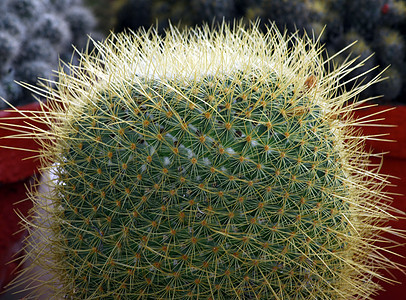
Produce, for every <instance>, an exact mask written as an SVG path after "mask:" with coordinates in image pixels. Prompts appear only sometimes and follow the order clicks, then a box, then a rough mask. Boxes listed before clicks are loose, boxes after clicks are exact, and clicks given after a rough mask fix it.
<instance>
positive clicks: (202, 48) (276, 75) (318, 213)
mask: <svg viewBox="0 0 406 300" xmlns="http://www.w3.org/2000/svg"><path fill="white" fill-rule="evenodd" d="M95 47H96V49H97V52H94V53H93V52H92V53H87V54H83V55H82V61H81V64H80V66H78V67H75V66H71V68H70V71H69V72H65V71H63V70H61V71H60V72H59V82H58V83H57V84H56V87H55V88H50V87H49V88H47V89H44V90H42V91H41V90H38V92H39V93H42V94H47V96H48V102H47V104H44V105H43V107H44V110H43V113H42V114H39V115H38V118H39V119H41V120H43V122H45V123H47V124H48V125H49V127H50V129H51V130H50V132H37V134H36V136H37V138H38V139H39V141H40V142H42V143H43V145H44V150H43V151H42V152H41V154H40V157H41V159H42V160H43V171H44V175H45V178H48V179H45V180H44V182H43V186H44V185H45V186H48V189H47V190H43V189H40V191H39V193H33V194H32V195H31V196H32V199H33V200H34V202H35V206H34V210H33V218H32V219H30V220H28V223H27V224H30V225H27V228H28V229H29V231H30V236H29V237H28V238H27V251H28V254H27V257H26V258H27V259H28V260H32V264H31V265H32V267H31V268H28V269H26V270H25V272H24V273H23V275H22V277H21V282H22V283H21V282H20V284H26V281H25V279H24V274H30V273H31V272H35V274H34V275H31V276H30V279H31V282H30V281H28V282H29V284H28V285H29V286H28V287H27V288H28V289H30V288H31V289H32V290H33V297H36V296H35V295H36V294H35V293H41V288H46V289H48V291H47V292H48V293H51V294H49V295H50V297H51V298H52V296H53V297H55V298H61V297H65V298H67V299H352V298H353V297H354V298H356V297H359V298H364V297H365V298H367V297H369V296H370V295H373V294H374V293H375V292H376V291H377V290H378V289H379V286H378V285H377V284H376V283H374V282H373V281H372V280H371V278H372V277H374V276H378V275H377V273H376V271H377V269H378V268H379V267H396V266H395V265H392V264H391V262H389V261H388V260H387V259H385V257H384V256H383V255H382V254H381V252H382V251H383V249H381V248H379V247H378V246H376V245H374V240H377V239H378V238H379V232H380V231H381V229H382V227H381V226H382V225H381V224H382V221H384V220H386V219H388V218H391V215H390V214H389V212H390V211H391V209H390V207H389V206H388V205H387V202H386V201H385V200H387V199H386V196H385V194H384V193H380V191H381V189H382V187H383V186H384V184H385V180H386V177H385V176H383V175H379V174H377V173H376V172H374V170H369V169H368V170H367V167H368V154H367V153H365V152H364V150H363V148H362V146H363V140H364V139H365V137H360V136H358V135H357V134H355V133H354V132H353V130H352V129H351V128H352V127H351V126H352V125H353V124H355V123H358V124H361V123H362V122H361V121H359V122H357V121H354V120H352V119H351V117H350V111H351V109H352V108H354V107H356V106H357V105H358V104H348V106H344V105H345V104H346V103H347V102H349V101H350V100H352V99H353V98H354V97H356V95H357V94H359V93H360V92H361V91H362V90H364V89H365V88H367V87H368V86H369V85H370V84H372V83H374V82H376V81H378V80H379V79H377V78H376V79H374V80H373V81H372V82H369V83H366V84H364V85H357V86H356V87H355V88H353V89H352V90H347V91H346V90H345V89H344V88H343V86H341V84H340V83H339V82H340V79H342V78H343V77H345V76H346V75H347V74H348V73H350V72H351V71H352V70H353V68H354V67H356V66H353V65H352V62H348V63H346V64H344V65H342V66H339V67H332V66H330V67H329V60H323V58H322V51H323V50H322V48H321V47H320V46H319V45H318V42H317V41H314V40H312V39H311V38H308V37H304V38H300V37H298V36H297V35H292V36H286V35H283V34H281V33H280V32H279V31H278V30H277V29H276V27H275V26H271V27H270V29H269V31H268V32H267V33H266V34H263V33H261V32H260V31H259V29H258V27H257V25H255V24H254V25H252V26H251V27H243V26H241V25H238V24H235V25H233V26H228V25H226V24H224V23H223V24H222V25H220V26H219V27H218V28H215V29H210V28H208V27H204V28H202V29H199V28H196V29H188V30H185V31H182V32H180V31H178V30H177V29H176V28H171V29H170V31H168V32H167V34H166V36H165V38H161V37H159V35H157V34H156V33H155V32H154V31H153V30H150V31H147V32H145V31H140V32H138V33H131V34H120V35H116V36H115V35H113V36H111V38H110V39H109V40H107V41H106V42H105V43H96V45H95ZM361 102H362V101H361ZM361 102H360V103H361ZM31 225H32V226H31ZM386 230H387V231H388V230H389V229H386ZM389 231H390V230H389ZM35 266H39V267H41V268H42V270H43V272H44V274H48V275H47V280H46V281H44V280H42V279H41V276H40V275H41V272H42V271H38V269H37V267H35ZM18 282H19V281H18V280H17V284H18ZM38 286H39V288H38ZM37 289H39V290H37Z"/></svg>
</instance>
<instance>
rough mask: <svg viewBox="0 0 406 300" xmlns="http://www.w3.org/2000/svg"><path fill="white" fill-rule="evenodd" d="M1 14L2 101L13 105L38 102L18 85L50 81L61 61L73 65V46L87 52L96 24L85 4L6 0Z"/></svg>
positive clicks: (77, 0) (73, 0)
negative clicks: (88, 39)
mask: <svg viewBox="0 0 406 300" xmlns="http://www.w3.org/2000/svg"><path fill="white" fill-rule="evenodd" d="M0 11H1V12H2V13H1V14H0V97H3V98H5V99H7V100H8V101H9V102H11V103H12V104H13V105H21V104H25V103H29V102H33V101H34V99H33V98H32V96H31V94H30V91H28V90H25V89H23V88H21V86H19V85H18V84H16V83H15V82H14V81H18V82H19V81H22V82H26V83H30V84H34V83H36V82H37V80H38V77H39V78H50V75H51V72H52V70H54V69H57V67H58V64H59V60H58V58H61V59H62V60H64V61H70V59H71V55H72V51H73V48H72V44H73V45H75V47H77V48H78V49H83V48H84V47H85V46H86V42H87V34H90V33H92V31H94V26H95V24H96V22H95V18H94V17H93V15H92V13H91V12H90V11H89V10H88V9H87V8H85V7H84V6H83V4H82V2H81V0H3V1H1V3H0ZM6 107H7V106H6V105H5V103H4V102H1V103H0V108H6Z"/></svg>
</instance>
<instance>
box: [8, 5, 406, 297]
mask: <svg viewBox="0 0 406 300" xmlns="http://www.w3.org/2000/svg"><path fill="white" fill-rule="evenodd" d="M240 18H243V20H244V22H247V23H249V22H250V21H255V20H260V22H261V23H260V27H261V29H262V30H264V31H266V26H267V24H269V22H275V23H276V25H277V26H278V27H279V29H280V30H282V31H283V30H287V31H288V32H295V31H299V32H300V33H301V34H303V33H304V32H307V33H308V35H310V36H315V37H317V36H319V35H320V34H321V33H322V37H321V42H322V43H323V44H324V45H325V48H326V49H327V51H328V55H329V56H333V55H334V54H335V53H337V52H338V51H340V50H341V49H342V48H344V47H345V46H347V45H348V44H350V43H352V42H354V41H357V43H356V44H355V45H354V46H353V47H351V48H350V49H349V50H347V51H345V52H343V53H342V54H340V55H338V56H337V58H336V59H335V62H336V63H337V64H339V63H340V62H343V61H344V60H345V59H347V58H348V57H350V58H355V57H359V60H364V59H366V58H368V57H369V59H368V60H367V61H366V62H365V63H364V66H363V67H362V68H360V69H358V70H357V71H356V72H354V74H352V76H358V75H360V74H363V73H364V72H366V71H367V70H370V69H371V68H373V67H375V66H377V68H376V69H375V70H374V71H372V72H369V73H368V74H365V75H363V76H361V79H364V80H370V79H371V78H373V77H374V76H376V75H377V74H379V73H380V72H382V71H383V70H385V69H386V67H388V66H390V67H389V68H388V69H387V70H385V71H384V73H383V75H382V76H383V77H387V80H385V81H383V82H380V83H378V84H376V85H375V86H373V87H372V88H370V89H369V90H368V91H366V92H365V93H364V94H363V95H362V97H364V98H365V97H371V98H374V100H373V101H372V102H373V103H378V104H380V105H381V107H382V108H380V109H391V108H393V107H396V109H395V110H391V111H389V112H387V113H385V114H383V115H382V117H384V118H386V120H385V121H382V122H381V123H385V124H391V125H394V127H391V128H381V127H377V128H371V127H368V128H365V129H364V130H365V131H366V134H370V135H379V134H385V133H389V136H388V138H389V139H393V140H397V141H398V142H397V143H383V142H379V141H371V142H369V143H368V144H367V147H369V148H370V149H371V151H375V152H388V154H387V155H385V163H384V165H383V172H384V173H387V174H391V175H393V176H395V177H396V178H393V180H392V181H393V183H394V185H396V186H393V187H389V188H388V189H387V191H386V192H390V193H393V194H394V196H393V197H394V206H395V207H397V208H399V209H401V210H403V211H406V204H405V197H404V196H401V194H405V193H406V188H405V187H406V181H405V180H404V179H402V178H404V177H406V176H404V175H405V174H406V171H405V170H406V129H405V128H406V122H405V117H404V116H405V115H406V106H405V104H406V50H405V41H406V1H402V0H323V1H321V0H320V1H318V0H302V1H299V0H166V1H165V0H83V1H82V0H0V97H2V98H4V99H6V100H7V101H8V102H10V103H11V104H12V105H14V106H18V107H23V108H24V109H25V110H26V111H27V113H29V112H30V111H35V110H36V109H38V103H36V100H35V99H34V97H33V96H32V95H31V92H30V91H28V90H27V89H23V88H22V87H21V86H19V85H18V84H16V83H15V81H18V82H20V81H22V82H26V83H29V84H36V83H37V80H38V78H54V77H53V76H55V73H54V72H53V70H57V69H58V66H59V65H60V64H61V63H60V60H62V61H65V62H70V61H72V62H73V63H75V59H76V57H75V56H72V53H73V49H74V48H76V49H78V50H79V51H81V50H84V49H86V47H90V48H91V44H90V45H89V44H88V36H91V37H92V39H94V40H103V39H105V38H106V37H107V36H108V35H109V33H110V32H122V31H126V30H134V31H136V30H137V29H138V28H140V27H145V28H149V27H150V26H154V28H156V30H157V31H158V32H159V33H160V34H165V28H167V27H168V26H169V24H170V23H172V24H175V25H179V26H180V27H182V26H196V25H201V24H204V23H208V24H215V23H216V22H221V21H222V20H223V19H225V20H227V21H232V20H234V19H240ZM347 79H348V78H347ZM40 100H41V99H40ZM6 108H7V105H6V104H5V103H3V102H2V101H0V123H1V119H2V118H3V119H4V120H7V122H15V123H16V124H17V123H18V122H20V121H21V120H17V119H15V120H10V118H13V117H14V116H15V114H14V115H13V113H11V112H6V111H4V110H5V109H6ZM1 110H3V111H1ZM378 110H379V109H377V108H371V109H366V110H364V111H360V112H357V114H358V115H359V116H361V117H362V116H364V115H367V114H370V113H375V112H377V111H378ZM22 122H24V120H22ZM8 134H10V132H8V131H7V130H5V129H4V128H1V126H0V137H1V136H6V135H8ZM9 146H11V147H18V146H20V147H29V148H31V149H36V148H37V147H38V146H37V145H36V144H35V142H33V141H27V140H22V141H18V140H16V141H13V142H12V143H11V144H10V145H9ZM29 156H30V153H28V154H27V153H26V152H22V151H15V150H14V151H13V150H9V149H0V228H2V230H1V231H0V288H1V289H2V288H3V287H4V286H5V285H6V284H7V283H8V282H9V281H10V280H11V279H12V278H13V277H14V275H13V272H12V270H13V269H15V268H16V266H17V265H18V262H19V257H20V254H16V253H17V252H18V250H19V249H21V241H22V239H23V238H24V232H19V233H17V234H15V232H16V231H17V230H18V228H19V227H18V222H19V218H18V216H17V214H16V213H15V210H18V211H20V212H21V213H22V214H26V213H27V211H28V210H29V208H30V204H29V202H28V201H21V200H23V199H24V198H25V186H26V185H30V184H31V183H32V182H33V179H32V177H33V176H34V175H35V173H36V170H37V167H38V161H36V160H34V159H25V160H23V161H22V160H21V159H22V158H27V157H29ZM15 202H19V203H18V204H14V203H15ZM393 226H394V227H397V228H399V227H402V228H404V229H406V224H405V222H404V220H401V221H399V222H397V223H394V224H393ZM400 252H401V253H402V254H403V255H406V252H405V248H402V250H400ZM13 255H14V258H15V261H14V262H12V263H8V264H6V263H7V262H9V261H10V260H11V259H12V257H13ZM393 259H394V260H396V261H399V262H403V263H405V260H402V259H401V258H399V257H395V256H393ZM392 273H393V275H394V276H396V278H397V280H398V281H400V282H403V285H391V284H387V283H383V286H384V288H385V290H386V291H383V292H382V293H381V294H380V295H379V296H378V297H377V299H406V293H405V292H404V291H406V289H405V284H406V276H405V274H403V273H401V272H400V271H398V272H396V271H393V272H392ZM19 297H20V298H21V296H19ZM0 299H19V298H18V297H14V296H11V295H10V294H6V295H3V296H2V295H0Z"/></svg>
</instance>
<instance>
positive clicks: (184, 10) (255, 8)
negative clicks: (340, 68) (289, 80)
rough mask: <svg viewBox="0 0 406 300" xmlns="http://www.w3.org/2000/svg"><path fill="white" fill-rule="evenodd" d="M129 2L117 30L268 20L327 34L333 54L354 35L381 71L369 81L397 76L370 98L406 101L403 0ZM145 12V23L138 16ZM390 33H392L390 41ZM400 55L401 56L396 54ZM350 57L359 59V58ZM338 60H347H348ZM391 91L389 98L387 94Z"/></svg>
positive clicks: (375, 89)
mask: <svg viewBox="0 0 406 300" xmlns="http://www.w3.org/2000/svg"><path fill="white" fill-rule="evenodd" d="M127 3H128V4H127V5H124V6H123V8H122V13H121V14H119V15H118V18H117V27H116V28H117V29H118V30H119V31H121V30H123V29H124V28H125V27H127V26H128V27H130V28H132V29H137V28H138V27H139V26H144V27H149V26H151V25H154V24H157V28H158V31H159V32H160V33H162V32H163V31H164V29H165V28H166V27H168V25H169V23H170V22H169V21H168V20H171V22H172V24H178V23H179V22H180V24H182V25H196V24H202V23H204V22H207V23H209V24H211V22H212V21H213V20H214V19H215V20H217V21H221V20H222V19H223V18H224V19H225V20H232V19H233V18H239V17H245V19H246V20H256V19H257V18H260V19H261V20H263V21H264V23H263V26H261V29H262V30H266V26H265V24H266V22H267V21H268V20H270V21H272V22H275V23H276V25H277V26H278V28H279V29H280V30H284V29H288V30H289V31H290V32H295V31H299V32H303V30H305V31H307V32H312V31H314V32H315V34H316V35H319V34H320V32H322V31H323V29H324V33H323V36H322V41H323V42H324V43H325V44H326V45H327V47H328V49H329V50H330V52H331V53H334V52H337V51H340V50H341V49H342V48H344V47H345V46H346V45H347V40H348V35H352V36H356V37H358V38H359V40H362V43H363V44H364V45H365V46H366V47H367V48H368V49H369V50H370V51H371V53H376V54H375V56H374V62H376V64H377V65H379V66H380V67H379V68H377V69H376V70H375V71H374V72H371V74H370V77H373V76H375V75H377V74H378V73H379V72H381V71H382V70H383V69H384V68H386V67H387V66H388V65H391V68H392V69H393V72H387V73H386V74H385V76H391V75H394V74H397V75H399V76H397V75H395V77H389V78H388V80H387V81H385V82H384V83H379V84H377V85H375V86H374V87H372V88H371V89H370V90H369V92H368V93H367V95H368V96H369V95H374V96H381V95H384V100H385V101H387V100H389V101H397V102H405V100H404V99H406V97H405V96H406V68H405V65H406V58H405V57H404V47H405V46H404V45H405V42H406V41H405V36H406V1H405V0H388V1H384V0H356V1H354V0H339V1H337V0H334V1H332V0H329V1H322V0H307V1H299V0H249V1H242V0H234V1H232V0H230V1H225V0H224V1H219V0H211V1H208V0H207V1H206V0H194V1H184V0H171V1H162V0H153V1H145V0H128V1H127ZM141 4H143V5H144V4H145V5H146V6H148V9H142V8H141V7H140V5H141ZM135 7H139V9H135ZM132 8H134V9H132ZM141 13H142V18H141V17H138V16H137V15H136V14H141ZM388 32H392V33H391V34H390V35H389V36H386V35H385V33H388ZM393 51H395V52H393ZM402 51H403V52H402ZM399 52H401V55H399V56H396V55H392V54H394V53H399ZM345 55H348V53H345ZM352 57H356V54H355V53H354V54H353V56H352ZM340 59H341V60H344V59H345V57H343V58H339V60H340ZM360 79H361V78H360ZM388 87H389V89H390V90H391V93H387V94H385V92H386V91H387V90H388Z"/></svg>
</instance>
